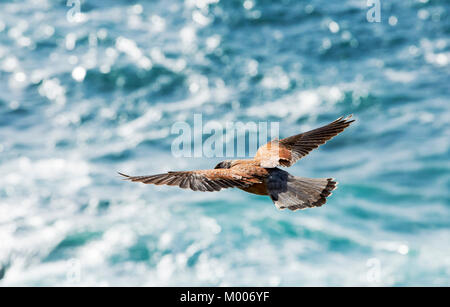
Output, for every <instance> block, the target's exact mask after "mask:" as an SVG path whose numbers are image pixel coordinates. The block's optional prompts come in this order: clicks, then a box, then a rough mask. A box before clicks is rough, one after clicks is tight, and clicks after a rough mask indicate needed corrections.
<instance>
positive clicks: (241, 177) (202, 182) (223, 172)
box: [119, 169, 257, 192]
mask: <svg viewBox="0 0 450 307" xmlns="http://www.w3.org/2000/svg"><path fill="white" fill-rule="evenodd" d="M119 174H120V175H122V176H124V177H126V178H125V179H126V180H130V181H135V182H142V183H145V184H156V185H171V186H179V187H180V188H183V189H191V190H193V191H202V192H214V191H220V190H221V189H226V188H246V187H248V186H250V185H252V184H254V183H257V181H256V180H255V179H254V178H250V177H248V176H246V174H245V173H243V172H239V171H235V170H231V169H209V170H197V171H184V172H168V173H165V174H158V175H150V176H128V175H125V174H122V173H119Z"/></svg>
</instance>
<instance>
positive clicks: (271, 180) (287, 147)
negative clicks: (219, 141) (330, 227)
mask: <svg viewBox="0 0 450 307" xmlns="http://www.w3.org/2000/svg"><path fill="white" fill-rule="evenodd" d="M350 118H351V115H350V116H348V117H346V118H343V117H340V118H338V119H337V120H335V121H334V122H332V123H330V124H328V125H326V126H323V127H320V128H317V129H314V130H311V131H308V132H304V133H301V134H297V135H294V136H291V137H288V138H285V139H281V140H273V141H270V142H269V143H267V144H265V145H263V146H261V147H260V148H259V149H258V151H257V152H256V155H255V157H254V158H253V159H247V160H225V161H222V162H220V163H219V164H217V165H216V167H215V168H214V169H208V170H196V171H183V172H168V173H165V174H158V175H150V176H128V175H125V174H122V173H119V174H120V175H122V176H124V177H126V178H125V179H126V180H130V181H136V182H142V183H146V184H156V185H171V186H178V187H180V188H183V189H191V190H194V191H203V192H214V191H220V190H221V189H226V188H239V189H241V190H244V191H246V192H248V193H253V194H258V195H268V196H269V197H270V198H271V199H272V201H273V202H274V204H275V206H276V207H277V208H278V209H285V208H288V209H290V210H293V211H295V210H298V209H305V208H311V207H320V206H322V205H323V204H325V202H326V198H327V197H328V196H330V195H331V191H333V190H334V189H335V188H336V185H337V182H336V181H334V179H333V178H317V179H311V178H303V177H296V176H292V175H291V174H289V173H288V172H286V171H284V170H281V169H279V168H277V166H291V165H293V164H294V163H295V162H296V161H297V160H299V159H301V158H303V157H304V156H306V155H307V154H308V153H309V152H310V151H312V150H313V149H314V148H317V147H319V146H320V145H322V144H324V143H325V142H326V141H328V140H330V139H331V138H333V137H334V136H336V135H338V134H339V133H341V132H342V131H343V130H344V129H345V128H347V127H348V126H349V125H350V124H351V123H352V122H354V120H350Z"/></svg>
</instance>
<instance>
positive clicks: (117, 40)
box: [0, 0, 450, 286]
mask: <svg viewBox="0 0 450 307" xmlns="http://www.w3.org/2000/svg"><path fill="white" fill-rule="evenodd" d="M75 2H76V1H75ZM381 3H382V8H381V22H380V23H369V22H368V21H367V20H366V13H367V10H368V8H367V7H366V1H365V0H351V1H343V2H342V1H341V2H336V3H333V2H330V1H298V0H295V1H294V0H285V1H278V3H274V1H269V0H254V1H245V2H243V1H237V0H236V1H235V0H221V1H212V0H203V1H200V0H197V1H195V0H186V1H184V2H183V1H176V0H173V1H162V0H160V1H91V0H85V1H82V2H81V7H80V9H81V10H80V11H81V13H82V15H78V14H73V13H74V12H76V11H71V9H76V4H75V6H73V7H68V6H66V1H63V0H59V1H56V0H55V1H52V0H39V1H35V0H33V1H32V0H29V1H5V0H2V1H1V3H0V80H1V82H0V174H1V176H0V242H1V244H0V278H1V279H0V285H2V286H10V285H40V286H43V285H50V286H52V285H149V286H154V285H170V286H172V285H213V286H214V285H229V286H241V285H259V286H268V285H274V286H276V285H281V286H286V285H290V286H297V285H298V286H312V285H320V286H326V285H337V286H340V285H345V286H347V285H388V286H391V285H395V286H400V285H401V286H404V285H408V286H412V285H440V286H444V285H445V286H449V285H450V277H449V276H450V244H449V241H450V195H449V189H450V164H449V148H450V146H449V145H450V144H449V140H450V125H449V121H450V101H449V100H450V99H449V98H450V87H449V81H450V78H449V75H450V39H449V37H450V36H449V34H450V21H449V13H448V9H449V8H450V4H449V2H448V1H439V0H420V1H419V0H417V1H395V2H394V1H383V0H381ZM68 14H69V15H68ZM73 16H75V17H76V20H75V22H69V20H68V18H69V19H70V18H71V17H73ZM194 113H201V114H202V115H203V120H204V121H210V120H219V121H243V122H248V121H255V122H259V121H271V122H272V121H274V122H280V136H281V137H286V136H289V135H292V134H295V133H298V132H301V131H304V130H307V129H310V128H313V127H317V126H319V125H322V124H325V123H327V122H329V121H331V120H334V119H335V118H337V117H339V116H341V115H345V114H350V113H353V114H354V117H355V118H356V120H357V121H356V123H355V124H354V125H352V126H351V127H350V128H349V129H347V130H346V131H345V132H344V133H343V134H341V135H339V136H338V137H337V138H336V139H334V140H333V141H331V142H329V143H327V144H326V145H325V146H322V147H321V148H320V149H318V150H315V151H314V152H313V153H312V154H311V155H310V156H308V157H307V158H304V159H302V160H300V161H299V162H298V163H297V164H296V165H295V166H294V167H292V168H290V169H289V172H291V173H292V174H295V175H298V176H305V177H334V178H336V179H337V180H338V181H339V187H338V189H337V190H336V191H335V192H334V194H333V195H332V196H331V197H330V198H329V200H328V202H327V204H326V205H325V206H324V207H322V208H317V209H311V210H305V211H296V212H288V211H278V210H276V208H275V206H274V205H273V204H272V202H271V201H270V199H268V198H267V197H260V196H255V195H251V194H246V193H244V192H242V191H240V190H227V191H222V192H220V193H199V192H197V193H195V192H192V191H185V190H180V189H175V188H171V187H155V186H146V185H142V184H133V183H129V182H124V181H121V180H120V178H119V177H118V176H117V174H116V171H123V172H126V173H131V174H152V173H158V172H165V171H168V170H183V169H190V168H199V169H202V168H210V167H213V166H214V165H215V164H216V163H217V162H219V161H220V160H221V159H220V158H210V159H206V158H205V159H200V158H175V157H173V156H172V155H171V144H172V141H173V140H174V138H175V137H176V135H173V134H171V130H170V129H171V127H172V125H173V124H174V123H175V122H177V121H187V122H188V123H192V122H193V114H194Z"/></svg>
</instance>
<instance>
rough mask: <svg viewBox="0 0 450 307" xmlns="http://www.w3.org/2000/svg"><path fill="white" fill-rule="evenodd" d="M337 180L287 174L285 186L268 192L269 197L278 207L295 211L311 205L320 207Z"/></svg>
mask: <svg viewBox="0 0 450 307" xmlns="http://www.w3.org/2000/svg"><path fill="white" fill-rule="evenodd" d="M336 185H337V182H336V181H334V179H333V178H303V177H296V176H292V175H289V176H288V178H287V182H286V185H285V188H284V189H283V190H281V191H277V192H276V193H270V198H271V199H272V201H273V202H274V203H275V205H276V206H277V208H278V209H286V208H288V209H289V210H292V211H295V210H298V209H306V208H312V207H320V206H322V205H323V204H325V203H326V201H327V200H326V198H327V197H328V196H330V195H331V191H333V190H334V189H336Z"/></svg>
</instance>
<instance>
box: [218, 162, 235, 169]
mask: <svg viewBox="0 0 450 307" xmlns="http://www.w3.org/2000/svg"><path fill="white" fill-rule="evenodd" d="M232 162H233V161H232V160H224V161H222V162H220V163H219V164H217V165H216V166H215V167H214V169H218V168H230V167H231V164H232Z"/></svg>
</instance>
